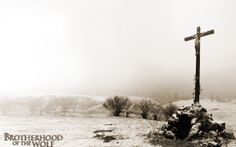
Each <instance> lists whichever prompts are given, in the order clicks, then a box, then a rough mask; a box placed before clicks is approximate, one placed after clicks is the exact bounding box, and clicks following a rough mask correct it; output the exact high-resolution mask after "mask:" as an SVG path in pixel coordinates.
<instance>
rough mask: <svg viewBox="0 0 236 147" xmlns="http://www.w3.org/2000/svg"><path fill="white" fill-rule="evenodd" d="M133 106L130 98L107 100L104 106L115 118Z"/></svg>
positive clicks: (111, 98) (119, 97)
mask: <svg viewBox="0 0 236 147" xmlns="http://www.w3.org/2000/svg"><path fill="white" fill-rule="evenodd" d="M130 105H131V102H130V100H129V98H128V97H123V96H114V97H110V98H107V99H106V101H105V102H104V103H103V106H104V107H105V108H106V109H107V110H109V111H110V112H111V115H113V116H120V113H121V112H123V111H125V110H127V109H128V108H129V107H130Z"/></svg>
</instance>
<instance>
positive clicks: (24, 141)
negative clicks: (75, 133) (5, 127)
mask: <svg viewBox="0 0 236 147" xmlns="http://www.w3.org/2000/svg"><path fill="white" fill-rule="evenodd" d="M62 139H63V136H62V135H12V134H9V133H4V141H10V142H11V143H12V145H13V146H32V147H55V142H57V141H61V140H62Z"/></svg>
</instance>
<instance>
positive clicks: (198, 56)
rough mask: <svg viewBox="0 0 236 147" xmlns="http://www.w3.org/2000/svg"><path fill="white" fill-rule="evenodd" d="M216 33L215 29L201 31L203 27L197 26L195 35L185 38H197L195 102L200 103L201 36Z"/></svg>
mask: <svg viewBox="0 0 236 147" xmlns="http://www.w3.org/2000/svg"><path fill="white" fill-rule="evenodd" d="M211 34H214V30H210V31H207V32H203V33H201V28H200V27H197V33H196V34H195V35H192V36H189V37H186V38H184V40H185V41H189V40H193V39H195V50H196V74H195V88H194V90H195V92H194V94H195V96H194V101H193V102H194V104H199V96H200V90H201V89H200V39H201V37H204V36H207V35H211Z"/></svg>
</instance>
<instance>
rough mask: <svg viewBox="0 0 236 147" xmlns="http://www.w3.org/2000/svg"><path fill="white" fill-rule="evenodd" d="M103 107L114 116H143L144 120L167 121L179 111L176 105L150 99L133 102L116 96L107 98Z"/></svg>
mask: <svg viewBox="0 0 236 147" xmlns="http://www.w3.org/2000/svg"><path fill="white" fill-rule="evenodd" d="M103 106H104V107H105V108H106V109H107V110H109V111H110V114H111V115H112V116H125V117H129V116H130V115H136V116H141V117H142V118H144V119H153V120H162V121H166V120H168V119H169V117H170V116H171V115H172V114H173V113H174V112H175V111H176V110H177V109H178V107H177V106H176V105H174V104H171V103H169V104H167V105H161V104H159V103H158V102H157V101H155V100H153V99H149V98H144V99H142V100H136V101H134V100H133V101H131V100H130V99H129V98H128V97H125V96H114V97H110V98H107V99H106V100H105V102H104V103H103Z"/></svg>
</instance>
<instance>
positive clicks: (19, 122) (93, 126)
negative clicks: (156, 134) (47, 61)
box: [0, 100, 236, 147]
mask: <svg viewBox="0 0 236 147" xmlns="http://www.w3.org/2000/svg"><path fill="white" fill-rule="evenodd" d="M191 103H192V102H191V100H187V101H178V102H176V104H177V105H190V104H191ZM201 104H202V105H203V107H205V108H206V109H207V110H208V111H209V112H210V113H213V118H214V119H215V120H216V121H224V122H226V125H227V127H230V128H231V129H232V130H233V131H234V133H235V134H236V103H234V102H217V101H211V100H201ZM163 123H164V122H158V121H152V120H144V119H139V118H122V117H106V116H105V115H104V116H90V117H88V116H80V117H57V116H55V117H49V116H47V117H46V116H37V117H32V116H31V117H30V116H0V147H17V146H13V145H12V142H9V141H4V133H9V134H12V135H29V134H35V135H41V134H42V135H55V134H61V135H63V137H64V138H63V140H62V141H58V142H55V147H120V146H121V147H123V146H124V147H127V146H128V147H129V146H132V147H133V146H136V147H146V146H147V147H148V146H152V145H150V144H149V143H148V140H146V139H145V138H146V137H145V136H144V135H145V134H147V133H148V132H149V131H151V130H154V129H156V128H158V127H160V126H161V125H162V124H163ZM97 130H112V131H111V132H105V134H106V135H114V136H115V137H117V139H116V140H113V141H111V142H104V141H103V140H99V139H98V138H94V136H95V135H96V134H98V133H94V131H97ZM101 134H102V133H101ZM31 146H32V145H31ZM229 146H230V147H234V146H235V147H236V143H235V142H232V143H231V144H230V145H229ZM24 147H27V146H24ZM28 147H30V146H28Z"/></svg>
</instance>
